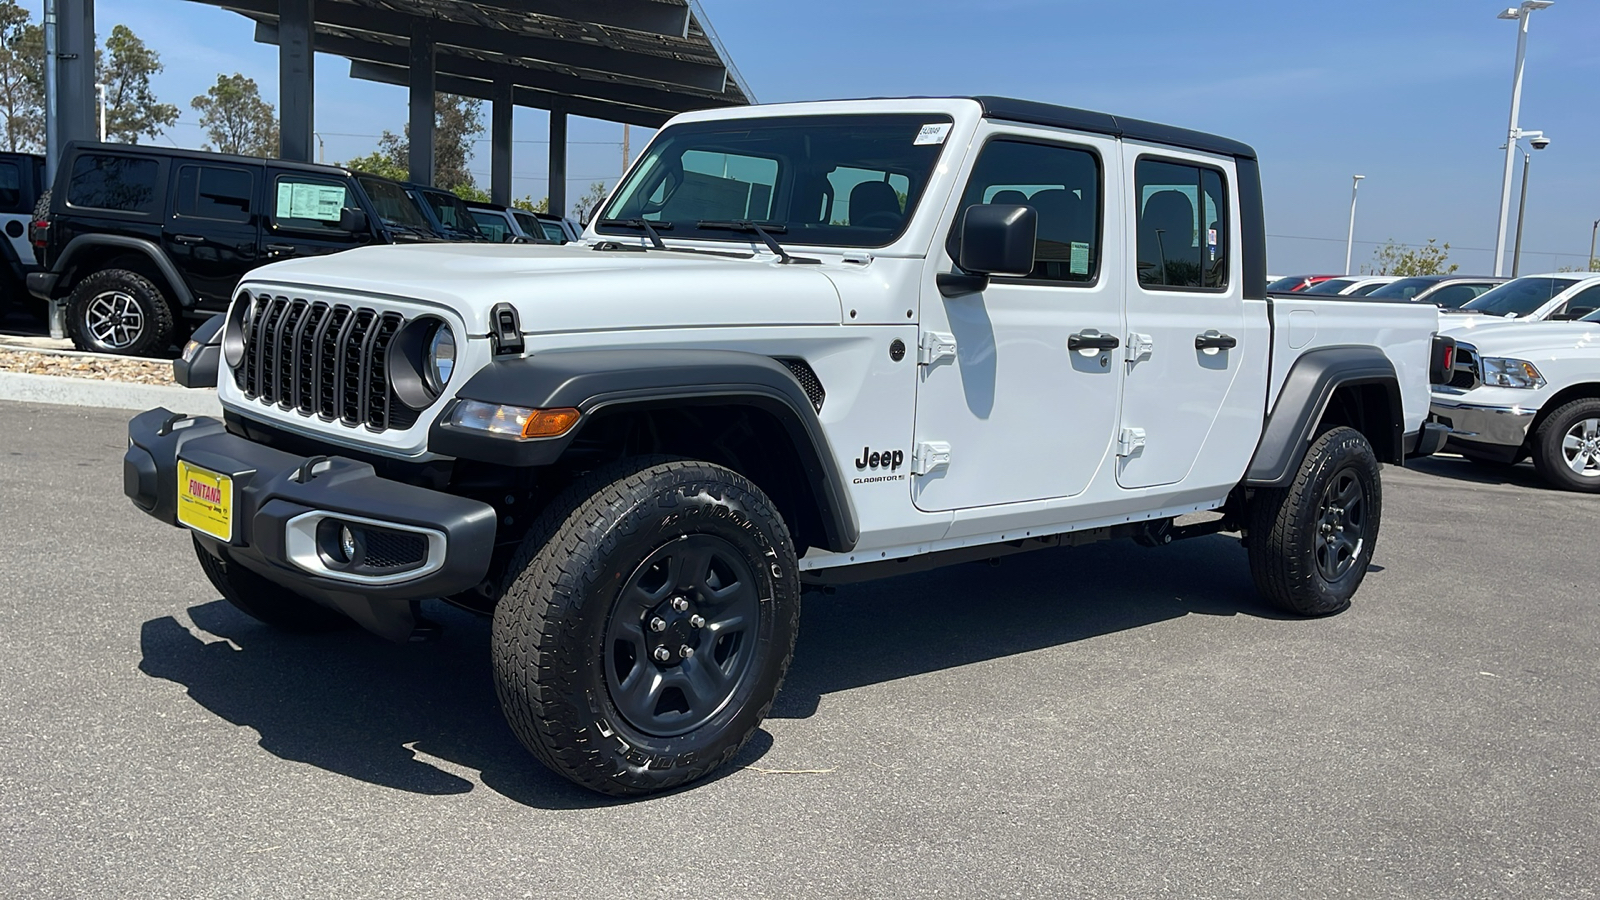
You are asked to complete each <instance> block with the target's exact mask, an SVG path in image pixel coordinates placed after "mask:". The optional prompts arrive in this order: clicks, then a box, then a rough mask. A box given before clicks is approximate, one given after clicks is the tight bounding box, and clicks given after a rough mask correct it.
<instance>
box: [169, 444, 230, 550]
mask: <svg viewBox="0 0 1600 900" xmlns="http://www.w3.org/2000/svg"><path fill="white" fill-rule="evenodd" d="M178 521H179V522H180V523H181V524H183V525H187V526H189V527H190V528H193V529H194V530H195V531H198V532H200V533H201V534H206V535H210V536H211V537H214V538H216V539H217V540H219V541H232V540H233V477H232V476H231V475H224V474H222V473H221V472H213V471H211V470H210V469H206V468H202V467H200V466H197V465H195V464H194V463H191V462H186V461H184V460H181V459H180V460H178Z"/></svg>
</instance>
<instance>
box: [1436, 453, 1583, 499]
mask: <svg viewBox="0 0 1600 900" xmlns="http://www.w3.org/2000/svg"><path fill="white" fill-rule="evenodd" d="M1406 468H1407V469H1410V470H1412V471H1416V472H1423V473H1426V474H1429V475H1438V476H1439V477H1441V478H1449V479H1453V480H1455V481H1469V482H1472V483H1473V484H1500V485H1510V486H1513V487H1525V488H1535V489H1539V490H1546V491H1553V490H1555V488H1552V487H1551V486H1550V485H1549V484H1547V483H1545V480H1544V479H1543V478H1540V477H1539V472H1538V470H1537V469H1535V468H1534V467H1533V464H1532V463H1528V462H1523V463H1518V464H1517V465H1514V466H1509V465H1496V464H1493V463H1477V462H1473V461H1472V460H1470V459H1467V458H1466V457H1462V456H1443V455H1440V456H1429V457H1424V458H1422V459H1413V460H1409V461H1407V462H1406Z"/></svg>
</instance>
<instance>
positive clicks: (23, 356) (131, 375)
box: [0, 347, 174, 384]
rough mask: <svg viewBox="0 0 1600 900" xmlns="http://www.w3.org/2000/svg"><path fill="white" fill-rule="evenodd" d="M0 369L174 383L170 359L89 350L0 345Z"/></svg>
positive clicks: (103, 379)
mask: <svg viewBox="0 0 1600 900" xmlns="http://www.w3.org/2000/svg"><path fill="white" fill-rule="evenodd" d="M0 372H22V373H25V374H28V375H62V376H66V377H68V378H93V379H97V380H101V381H124V382H131V383H134V384H173V383H174V382H173V380H172V362H171V361H170V360H157V359H152V360H143V359H122V358H118V357H103V356H96V355H94V354H92V353H38V352H34V351H30V350H12V349H7V348H4V347H0Z"/></svg>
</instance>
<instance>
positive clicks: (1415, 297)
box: [1267, 275, 1507, 309]
mask: <svg viewBox="0 0 1600 900" xmlns="http://www.w3.org/2000/svg"><path fill="white" fill-rule="evenodd" d="M1506 280H1507V279H1504V278H1498V277H1491V276H1476V275H1418V276H1411V277H1401V276H1399V275H1290V276H1288V277H1283V278H1274V279H1272V280H1271V281H1270V283H1269V284H1268V285H1267V292H1268V293H1272V294H1316V295H1333V296H1343V297H1368V298H1371V299H1373V300H1396V301H1411V302H1415V303H1431V304H1433V305H1434V306H1437V307H1440V308H1441V309H1455V308H1457V307H1459V306H1462V305H1463V304H1465V303H1468V302H1469V301H1471V300H1474V299H1476V298H1477V297H1478V295H1480V294H1482V293H1484V292H1485V291H1488V290H1490V289H1492V288H1494V287H1496V286H1497V285H1500V284H1503V283H1505V281H1506Z"/></svg>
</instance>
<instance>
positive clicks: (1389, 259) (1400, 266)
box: [1363, 238, 1461, 277]
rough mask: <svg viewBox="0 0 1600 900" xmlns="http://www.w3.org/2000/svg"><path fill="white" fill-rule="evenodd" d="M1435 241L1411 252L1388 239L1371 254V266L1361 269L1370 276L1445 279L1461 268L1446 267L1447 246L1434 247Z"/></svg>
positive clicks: (1452, 264) (1448, 249) (1456, 266)
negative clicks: (1441, 277) (1437, 276)
mask: <svg viewBox="0 0 1600 900" xmlns="http://www.w3.org/2000/svg"><path fill="white" fill-rule="evenodd" d="M1437 240H1438V238H1428V243H1427V244H1426V245H1424V246H1422V247H1417V248H1412V247H1411V246H1409V245H1407V244H1401V243H1397V242H1396V241H1395V240H1394V239H1392V238H1391V239H1390V240H1388V241H1386V242H1385V243H1384V245H1383V246H1382V247H1379V248H1378V249H1377V250H1375V251H1373V254H1372V259H1373V261H1372V263H1371V264H1370V265H1367V266H1363V268H1364V269H1366V270H1367V272H1368V274H1371V275H1399V276H1402V277H1405V276H1410V275H1449V274H1450V273H1451V272H1454V271H1455V270H1456V269H1459V268H1461V267H1460V266H1458V265H1456V264H1455V263H1449V265H1446V263H1447V262H1448V260H1449V258H1450V245H1449V244H1439V243H1436V241H1437Z"/></svg>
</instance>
